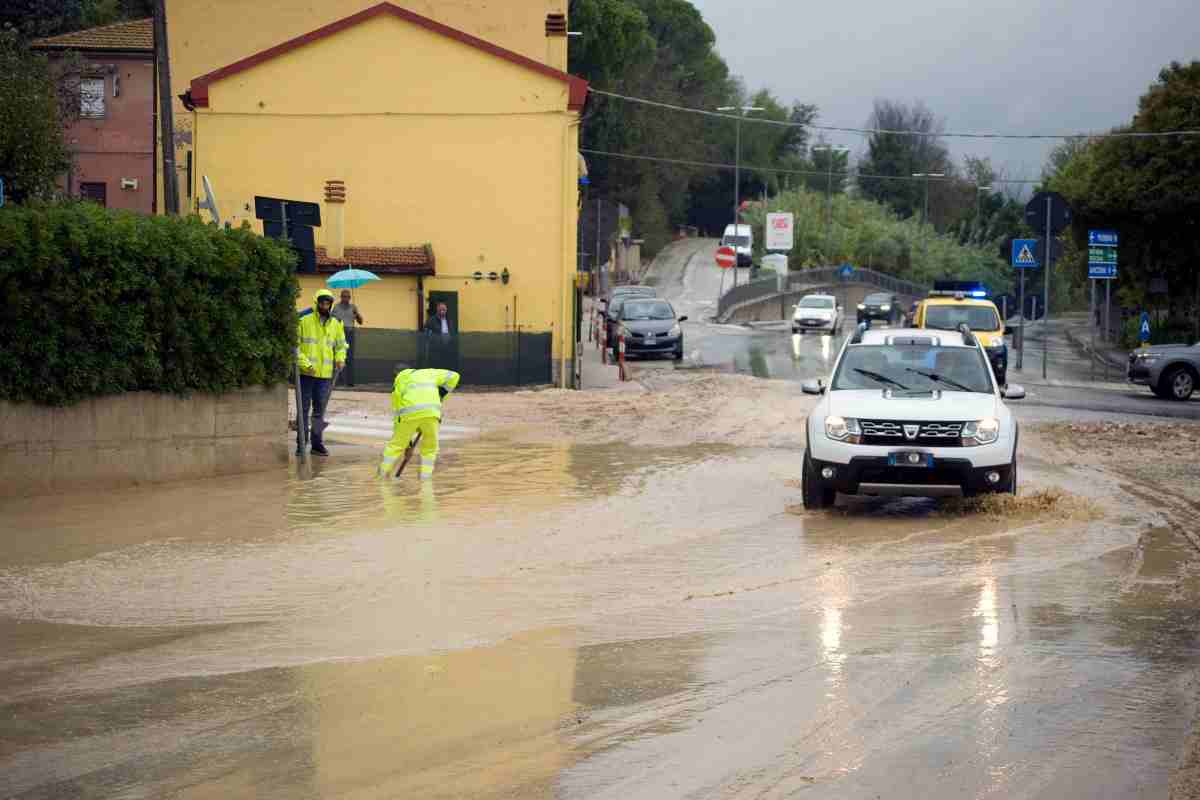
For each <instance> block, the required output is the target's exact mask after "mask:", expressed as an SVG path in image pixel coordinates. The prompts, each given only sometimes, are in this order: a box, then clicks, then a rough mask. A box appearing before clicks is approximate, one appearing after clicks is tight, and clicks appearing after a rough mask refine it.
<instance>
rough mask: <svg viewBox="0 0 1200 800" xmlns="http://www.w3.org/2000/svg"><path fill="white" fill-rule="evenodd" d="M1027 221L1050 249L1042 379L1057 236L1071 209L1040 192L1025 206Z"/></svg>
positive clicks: (1056, 197) (1058, 197)
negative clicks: (1054, 243)
mask: <svg viewBox="0 0 1200 800" xmlns="http://www.w3.org/2000/svg"><path fill="white" fill-rule="evenodd" d="M1025 221H1026V222H1027V223H1029V225H1030V227H1032V228H1033V229H1034V230H1037V226H1038V225H1039V224H1041V225H1042V230H1043V231H1045V238H1046V242H1047V243H1048V244H1049V247H1047V248H1045V249H1046V250H1047V252H1046V270H1045V272H1046V283H1045V287H1044V290H1043V291H1044V292H1045V295H1044V297H1043V299H1042V319H1043V323H1042V379H1043V380H1045V378H1046V362H1047V361H1048V360H1049V358H1050V333H1049V331H1050V272H1051V270H1052V268H1053V266H1054V245H1053V243H1052V242H1053V239H1054V236H1055V234H1058V233H1061V232H1062V231H1063V229H1065V228H1066V227H1067V226H1068V225H1070V224H1071V208H1070V206H1068V205H1067V201H1066V200H1064V199H1063V196H1062V195H1060V194H1059V193H1058V192H1038V193H1037V194H1035V195H1034V196H1033V199H1032V200H1030V201H1029V202H1028V203H1027V204H1026V205H1025Z"/></svg>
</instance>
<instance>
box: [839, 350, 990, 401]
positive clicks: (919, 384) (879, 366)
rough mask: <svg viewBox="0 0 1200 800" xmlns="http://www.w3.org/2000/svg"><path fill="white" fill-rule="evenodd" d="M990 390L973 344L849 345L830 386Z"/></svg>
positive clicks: (978, 353)
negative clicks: (941, 345) (947, 345)
mask: <svg viewBox="0 0 1200 800" xmlns="http://www.w3.org/2000/svg"><path fill="white" fill-rule="evenodd" d="M887 388H890V389H895V390H896V391H908V392H920V393H924V392H930V391H932V390H934V389H940V390H942V391H944V392H980V393H984V394H988V393H991V391H992V380H991V376H990V375H989V374H988V368H987V364H985V363H984V360H983V354H982V353H980V352H979V350H977V349H976V348H974V347H934V346H931V345H863V344H859V345H852V346H850V347H848V348H846V355H845V357H844V358H842V362H841V364H839V365H838V370H837V374H836V375H834V376H833V389H835V390H836V389H887Z"/></svg>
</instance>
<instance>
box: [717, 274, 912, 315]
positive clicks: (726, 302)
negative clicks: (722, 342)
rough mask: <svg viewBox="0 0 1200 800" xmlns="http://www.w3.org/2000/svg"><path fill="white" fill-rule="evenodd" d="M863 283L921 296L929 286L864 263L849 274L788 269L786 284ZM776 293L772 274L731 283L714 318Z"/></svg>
mask: <svg viewBox="0 0 1200 800" xmlns="http://www.w3.org/2000/svg"><path fill="white" fill-rule="evenodd" d="M843 281H844V282H846V283H866V284H870V285H872V286H878V287H879V288H880V289H883V290H884V291H888V292H894V293H896V294H901V295H907V296H909V297H924V296H925V295H926V294H928V293H929V287H928V286H924V285H922V284H919V283H914V282H913V281H906V280H904V279H903V278H897V277H895V276H894V275H888V274H886V273H883V272H877V271H876V270H873V269H867V268H865V267H856V268H855V269H854V271H853V272H852V273H851V274H850V275H849V276H843V274H842V267H816V268H813V269H801V270H796V271H794V272H789V273H788V279H787V288H788V291H793V290H795V289H796V288H798V287H801V286H817V285H822V284H832V283H840V282H843ZM778 294H779V282H778V280H777V279H776V278H775V277H773V276H772V277H770V278H762V279H759V280H756V281H751V282H750V283H744V284H742V285H741V286H737V287H734V288H732V289H730V290H729V291H727V292H725V294H723V295H721V299H720V300H719V301H718V302H717V319H724V317H725V315H726V314H727V313H728V312H730V311H732V310H733V309H735V308H736V307H738V306H741V305H744V304H746V303H749V302H753V301H755V300H763V299H766V298H768V297H772V296H777V295H778Z"/></svg>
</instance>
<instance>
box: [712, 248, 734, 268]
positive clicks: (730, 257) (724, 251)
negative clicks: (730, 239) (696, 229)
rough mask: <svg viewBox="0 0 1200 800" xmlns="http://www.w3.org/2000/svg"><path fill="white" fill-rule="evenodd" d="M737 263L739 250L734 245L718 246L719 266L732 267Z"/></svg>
mask: <svg viewBox="0 0 1200 800" xmlns="http://www.w3.org/2000/svg"><path fill="white" fill-rule="evenodd" d="M735 264H737V251H736V250H734V249H733V248H732V247H728V246H726V247H718V248H717V266H718V267H720V268H721V269H731V268H732V267H733V266H734V265H735Z"/></svg>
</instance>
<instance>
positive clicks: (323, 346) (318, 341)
mask: <svg viewBox="0 0 1200 800" xmlns="http://www.w3.org/2000/svg"><path fill="white" fill-rule="evenodd" d="M318 294H320V293H319V292H318ZM330 296H332V295H330ZM296 361H297V362H298V363H299V364H300V372H301V374H303V375H311V376H313V377H314V378H332V377H333V365H334V363H338V364H345V363H346V331H345V330H344V329H343V328H342V323H341V321H340V320H339V319H338V318H337V317H335V316H333V315H332V314H330V315H329V317H328V318H327V319H326V320H325V321H324V322H322V321H321V315H320V314H319V313H318V312H317V298H316V296H314V297H313V307H312V308H306V309H305V310H304V311H301V312H300V330H299V332H298V334H297V342H296Z"/></svg>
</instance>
